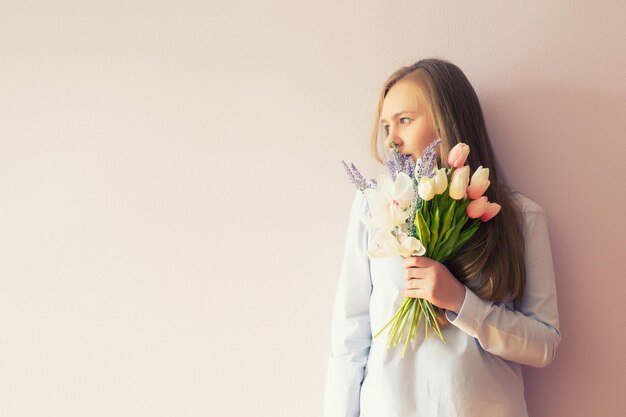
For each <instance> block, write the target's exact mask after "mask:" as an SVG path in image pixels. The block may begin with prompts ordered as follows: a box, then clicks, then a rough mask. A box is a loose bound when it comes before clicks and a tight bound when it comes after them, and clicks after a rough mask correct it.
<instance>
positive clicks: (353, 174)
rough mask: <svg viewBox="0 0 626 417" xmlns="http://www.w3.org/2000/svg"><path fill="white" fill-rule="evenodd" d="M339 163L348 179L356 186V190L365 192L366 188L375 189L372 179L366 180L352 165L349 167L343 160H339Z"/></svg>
mask: <svg viewBox="0 0 626 417" xmlns="http://www.w3.org/2000/svg"><path fill="white" fill-rule="evenodd" d="M341 163H342V164H343V167H344V168H345V169H346V172H347V173H348V179H349V180H350V182H352V183H353V184H354V185H356V188H358V189H359V190H361V191H365V189H366V188H376V185H377V184H376V180H374V179H373V178H372V179H369V180H366V179H365V178H364V177H363V175H362V174H361V173H360V172H359V170H358V169H357V168H356V167H355V166H354V164H352V163H351V164H350V166H348V164H347V163H346V162H345V161H344V160H341Z"/></svg>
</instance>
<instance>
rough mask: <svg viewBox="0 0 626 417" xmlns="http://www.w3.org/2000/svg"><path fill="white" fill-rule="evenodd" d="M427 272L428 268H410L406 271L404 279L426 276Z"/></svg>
mask: <svg viewBox="0 0 626 417" xmlns="http://www.w3.org/2000/svg"><path fill="white" fill-rule="evenodd" d="M427 274H428V270H427V268H408V269H407V270H406V271H404V279H406V280H409V279H415V278H418V279H419V278H426V276H427Z"/></svg>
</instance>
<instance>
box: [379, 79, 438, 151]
mask: <svg viewBox="0 0 626 417" xmlns="http://www.w3.org/2000/svg"><path fill="white" fill-rule="evenodd" d="M419 93H420V90H419V87H418V86H417V84H416V83H415V82H413V81H410V80H401V81H398V82H397V83H396V84H394V85H393V87H391V89H390V90H389V91H388V92H387V95H386V96H385V100H384V102H383V108H382V111H381V119H380V121H381V123H382V126H383V129H384V130H385V132H386V133H387V137H386V139H385V145H386V146H388V147H390V148H391V142H393V143H395V144H396V145H397V147H398V152H400V153H401V154H404V155H411V156H412V157H413V160H414V161H417V159H418V158H419V157H420V156H422V153H423V152H424V149H426V147H427V146H428V145H429V144H430V143H432V142H433V141H434V140H435V139H437V135H436V133H435V131H434V129H433V124H432V120H431V119H430V116H429V114H428V110H427V109H426V107H425V105H424V104H422V103H421V102H420V101H419V99H418V97H420V94H419Z"/></svg>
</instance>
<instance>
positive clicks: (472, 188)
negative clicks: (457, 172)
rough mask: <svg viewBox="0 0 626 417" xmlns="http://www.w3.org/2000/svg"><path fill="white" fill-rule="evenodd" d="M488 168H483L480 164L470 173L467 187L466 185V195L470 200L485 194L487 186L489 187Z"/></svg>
mask: <svg viewBox="0 0 626 417" xmlns="http://www.w3.org/2000/svg"><path fill="white" fill-rule="evenodd" d="M489 184H491V181H489V168H483V167H482V165H481V166H479V167H478V169H476V172H474V174H473V175H472V179H471V181H470V185H469V187H467V195H468V196H469V198H471V199H472V200H476V199H477V198H478V197H480V196H482V195H483V194H485V191H487V188H489Z"/></svg>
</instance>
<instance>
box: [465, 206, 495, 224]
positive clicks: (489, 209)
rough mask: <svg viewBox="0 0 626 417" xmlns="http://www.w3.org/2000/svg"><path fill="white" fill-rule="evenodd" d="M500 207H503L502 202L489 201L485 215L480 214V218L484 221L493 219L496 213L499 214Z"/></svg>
mask: <svg viewBox="0 0 626 417" xmlns="http://www.w3.org/2000/svg"><path fill="white" fill-rule="evenodd" d="M470 204H471V203H470ZM500 209H501V207H500V204H498V203H488V206H487V209H486V210H485V212H484V213H483V215H482V216H480V220H481V221H483V222H486V221H489V220H491V219H492V218H494V217H495V215H496V214H498V212H499V211H500Z"/></svg>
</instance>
